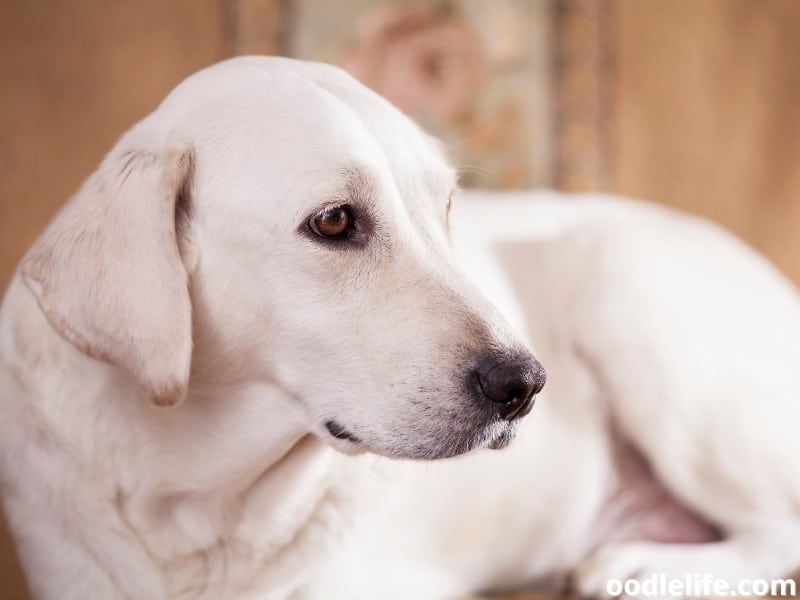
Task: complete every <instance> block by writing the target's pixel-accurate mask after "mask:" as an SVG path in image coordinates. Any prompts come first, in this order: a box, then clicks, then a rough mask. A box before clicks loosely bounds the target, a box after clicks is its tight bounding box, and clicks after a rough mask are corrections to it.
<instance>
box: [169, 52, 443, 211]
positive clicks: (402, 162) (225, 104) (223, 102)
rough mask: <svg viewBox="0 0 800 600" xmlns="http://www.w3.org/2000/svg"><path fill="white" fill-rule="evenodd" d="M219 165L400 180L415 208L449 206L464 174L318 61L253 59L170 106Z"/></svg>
mask: <svg viewBox="0 0 800 600" xmlns="http://www.w3.org/2000/svg"><path fill="white" fill-rule="evenodd" d="M160 110H161V111H162V112H164V113H175V114H176V115H177V118H178V119H180V120H181V121H182V123H183V124H184V128H187V129H190V130H191V131H190V132H189V133H188V134H187V135H188V136H189V137H192V138H194V139H198V138H199V143H200V144H204V145H205V146H206V147H210V146H213V147H214V148H215V150H216V152H215V161H230V162H231V163H232V164H233V163H234V161H239V162H240V163H242V164H247V165H252V164H253V163H258V164H259V165H260V168H256V169H253V171H252V172H253V173H255V174H257V173H258V172H261V173H266V172H270V174H271V175H272V174H274V173H275V172H281V173H283V174H285V175H286V176H287V177H291V176H292V174H294V175H295V176H296V175H297V174H299V173H302V174H303V175H305V176H314V174H316V176H318V177H321V178H322V179H326V178H334V177H336V176H338V175H339V174H341V173H352V172H354V171H359V170H361V171H363V172H364V175H365V178H364V179H365V180H367V181H369V180H370V178H379V177H380V176H381V175H382V174H391V179H392V180H393V183H394V185H395V186H396V187H397V188H398V192H399V195H400V197H402V198H403V200H404V201H405V202H407V203H422V204H425V203H430V200H431V199H432V198H433V199H438V200H440V201H441V202H444V201H446V198H447V196H448V195H449V194H450V193H451V191H452V189H453V188H454V187H455V180H456V176H455V171H454V170H453V169H452V168H451V167H450V165H449V164H448V162H447V160H446V159H445V157H444V153H443V152H442V149H441V146H440V145H439V143H438V141H437V140H435V139H433V138H432V137H430V136H428V135H427V134H425V133H424V132H423V131H422V130H421V129H420V128H418V127H417V126H416V125H415V124H414V123H413V122H412V121H411V120H410V119H408V118H407V117H406V116H405V115H403V114H402V113H401V112H400V111H399V110H397V109H396V108H395V107H394V106H392V105H391V104H390V103H389V102H387V101H386V100H385V99H383V98H382V97H380V96H379V95H378V94H376V93H374V92H372V91H371V90H369V89H368V88H366V87H365V86H363V85H362V84H360V83H359V82H357V81H356V80H355V79H353V78H352V77H351V76H349V75H348V74H347V73H345V72H344V71H342V70H341V69H338V68H336V67H333V66H331V65H324V64H319V63H309V62H305V61H296V60H291V59H282V58H275V57H244V58H238V59H232V60H229V61H225V62H223V63H220V64H218V65H216V66H214V67H211V68H209V69H206V70H204V71H201V72H199V73H198V74H196V75H194V76H192V77H190V78H189V79H187V80H186V81H185V82H184V83H183V84H181V85H180V86H178V88H176V89H175V90H174V91H173V93H172V94H170V96H169V97H168V98H167V99H166V100H165V102H164V103H163V104H162V106H161V108H160ZM201 151H202V149H201Z"/></svg>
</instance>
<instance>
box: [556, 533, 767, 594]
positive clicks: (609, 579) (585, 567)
mask: <svg viewBox="0 0 800 600" xmlns="http://www.w3.org/2000/svg"><path fill="white" fill-rule="evenodd" d="M736 550H737V548H736V546H731V545H728V544H694V545H687V544H658V543H653V542H620V543H617V544H612V545H608V546H603V547H601V548H600V549H598V550H597V551H596V552H595V553H594V554H592V555H591V556H590V557H589V558H588V559H587V560H585V561H584V562H583V563H582V564H580V565H579V566H578V568H577V569H576V570H575V572H574V573H573V577H572V586H573V589H574V591H575V593H576V594H577V595H578V596H580V597H583V598H593V599H598V600H607V599H609V598H623V599H632V598H648V599H649V598H655V599H670V600H674V599H676V598H696V597H709V596H715V595H716V596H723V595H729V594H727V593H722V592H723V588H724V590H726V591H727V590H736V589H737V587H736V586H737V584H738V583H739V582H740V581H741V580H742V578H758V577H762V576H763V573H759V572H758V571H757V570H755V568H754V566H753V565H752V564H751V563H752V561H750V562H748V561H746V560H743V558H742V554H741V553H739V552H737V551H736ZM717 586H721V587H717ZM733 595H736V594H735V592H734V594H733Z"/></svg>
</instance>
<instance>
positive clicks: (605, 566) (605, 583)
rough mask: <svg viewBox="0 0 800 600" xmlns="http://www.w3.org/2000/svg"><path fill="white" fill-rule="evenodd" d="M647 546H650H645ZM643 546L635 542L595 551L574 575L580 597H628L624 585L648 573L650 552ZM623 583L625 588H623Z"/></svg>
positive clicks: (602, 599)
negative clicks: (648, 554) (647, 562)
mask: <svg viewBox="0 0 800 600" xmlns="http://www.w3.org/2000/svg"><path fill="white" fill-rule="evenodd" d="M645 545H646V544H645ZM641 546H642V544H639V543H635V542H627V543H619V544H613V545H608V546H603V547H602V548H600V549H598V550H597V551H595V552H594V553H593V554H592V555H591V556H589V558H587V559H586V560H584V561H583V563H581V564H580V565H579V566H578V568H577V569H576V570H575V572H574V573H573V575H572V587H573V591H574V592H575V594H576V595H577V596H578V597H580V598H592V599H594V600H608V599H609V598H617V597H622V598H628V597H629V596H628V595H627V594H625V591H624V584H625V582H626V581H628V580H636V581H638V582H639V584H641V580H640V578H639V576H640V575H643V574H644V573H645V571H647V565H646V563H645V561H646V560H647V552H646V551H644V552H643V550H646V549H643V548H642V547H641ZM618 582H619V584H621V585H622V586H623V588H620V585H618Z"/></svg>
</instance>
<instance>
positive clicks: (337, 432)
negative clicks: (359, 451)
mask: <svg viewBox="0 0 800 600" xmlns="http://www.w3.org/2000/svg"><path fill="white" fill-rule="evenodd" d="M325 429H327V430H328V433H330V434H331V435H332V436H333V437H335V438H336V439H337V440H345V441H347V442H351V443H353V444H360V443H361V438H359V437H357V436H355V435H353V434H352V433H350V432H349V431H347V430H346V429H345V428H344V427H342V426H341V425H339V423H337V422H336V421H326V423H325Z"/></svg>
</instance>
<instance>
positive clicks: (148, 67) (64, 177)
mask: <svg viewBox="0 0 800 600" xmlns="http://www.w3.org/2000/svg"><path fill="white" fill-rule="evenodd" d="M223 12H224V11H223V4H222V1H221V0H171V1H170V2H161V1H159V0H138V1H137V2H108V1H106V0H71V1H70V2H61V1H58V0H36V1H35V2H30V1H29V0H4V1H3V2H2V4H1V5H0V57H2V58H0V89H1V90H2V93H0V136H2V138H1V139H2V143H1V144H0V287H4V286H5V282H6V281H7V280H8V277H9V276H10V274H11V271H12V269H13V267H14V265H15V264H16V262H17V261H18V260H19V258H20V256H21V253H22V252H23V251H24V249H25V248H26V247H27V246H28V245H30V243H31V242H32V241H33V239H34V237H35V235H36V234H37V233H38V232H39V230H40V229H41V228H42V226H43V225H44V224H45V223H46V222H47V220H48V219H49V218H50V216H51V215H52V214H53V212H54V211H55V210H56V209H57V207H58V206H59V205H61V204H62V203H63V202H64V200H65V199H66V198H67V197H68V196H69V195H70V194H71V193H72V192H73V191H74V190H75V189H76V188H77V187H78V185H79V184H80V183H81V182H82V181H83V179H84V178H85V177H86V176H87V175H88V174H89V173H90V172H91V171H92V170H93V169H94V167H95V166H96V164H97V163H98V161H99V160H100V158H101V157H102V156H103V154H104V153H105V152H106V151H107V150H108V149H109V147H110V146H111V145H112V144H113V142H114V141H115V140H116V138H117V137H118V136H119V135H120V134H122V132H123V131H125V130H126V129H127V128H128V127H130V125H131V124H132V123H134V122H135V121H137V120H138V119H140V118H141V117H143V116H144V115H146V114H147V113H148V112H149V111H151V110H152V109H153V108H155V106H156V105H157V103H158V102H159V101H160V100H161V99H162V98H163V96H164V95H165V94H166V93H167V92H168V91H169V90H170V89H171V88H172V87H173V86H174V85H175V84H176V83H178V82H179V81H180V80H181V79H182V78H184V77H185V76H186V75H188V74H190V73H192V72H193V71H195V70H197V69H198V68H200V67H203V66H205V65H207V64H209V63H212V62H214V61H216V60H218V59H219V58H220V56H221V53H222V51H223V31H224V27H223V21H224V14H223Z"/></svg>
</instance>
